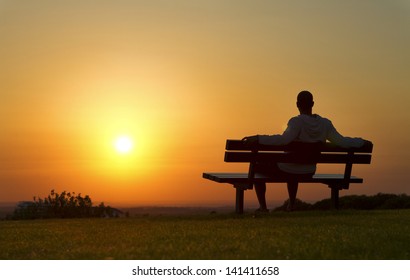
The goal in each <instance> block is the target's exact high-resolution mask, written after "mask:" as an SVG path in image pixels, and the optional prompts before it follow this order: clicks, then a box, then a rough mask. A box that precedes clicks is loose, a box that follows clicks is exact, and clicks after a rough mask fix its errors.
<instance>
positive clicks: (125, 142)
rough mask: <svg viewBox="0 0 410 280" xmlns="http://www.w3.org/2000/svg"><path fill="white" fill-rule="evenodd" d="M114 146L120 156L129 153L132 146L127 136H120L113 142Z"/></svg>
mask: <svg viewBox="0 0 410 280" xmlns="http://www.w3.org/2000/svg"><path fill="white" fill-rule="evenodd" d="M114 146H115V149H116V150H117V152H119V153H120V154H128V153H129V152H131V150H132V148H133V146H134V144H133V142H132V140H131V139H130V138H129V137H128V136H120V137H118V138H117V139H116V140H115V145H114Z"/></svg>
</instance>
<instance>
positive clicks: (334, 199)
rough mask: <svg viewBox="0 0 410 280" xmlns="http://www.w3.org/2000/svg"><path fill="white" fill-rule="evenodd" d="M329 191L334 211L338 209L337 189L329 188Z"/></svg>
mask: <svg viewBox="0 0 410 280" xmlns="http://www.w3.org/2000/svg"><path fill="white" fill-rule="evenodd" d="M330 189H331V199H332V202H333V207H334V209H336V210H337V209H339V188H338V187H336V186H330Z"/></svg>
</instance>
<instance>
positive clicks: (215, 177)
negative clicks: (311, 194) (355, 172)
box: [202, 172, 363, 184]
mask: <svg viewBox="0 0 410 280" xmlns="http://www.w3.org/2000/svg"><path fill="white" fill-rule="evenodd" d="M202 176H203V178H205V179H209V180H212V181H215V182H218V183H229V184H235V183H237V184H239V183H248V182H249V181H248V173H220V172H215V173H213V172H212V173H208V172H207V173H203V175H202ZM258 181H261V182H268V183H285V182H286V179H283V178H271V177H268V176H265V175H262V174H255V178H254V182H258ZM299 182H301V183H323V184H335V183H336V184H337V183H346V180H345V179H344V175H343V174H315V175H313V178H311V179H304V180H301V181H299ZM348 182H349V183H363V179H362V178H359V177H356V176H351V177H350V179H349V181H348Z"/></svg>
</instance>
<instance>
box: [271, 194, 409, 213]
mask: <svg viewBox="0 0 410 280" xmlns="http://www.w3.org/2000/svg"><path fill="white" fill-rule="evenodd" d="M287 204H288V201H285V203H284V204H283V205H282V206H280V207H277V208H276V209H275V211H281V210H285V209H286V207H287ZM332 205H333V202H332V201H331V199H324V200H321V201H318V202H316V203H314V204H310V203H306V202H303V201H301V200H297V202H296V210H299V211H303V210H329V209H332ZM339 209H357V210H376V209H380V210H381V209H410V196H408V195H406V194H399V195H397V194H385V193H378V194H376V195H373V196H367V195H348V196H343V197H340V198H339Z"/></svg>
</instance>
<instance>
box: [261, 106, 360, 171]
mask: <svg viewBox="0 0 410 280" xmlns="http://www.w3.org/2000/svg"><path fill="white" fill-rule="evenodd" d="M293 141H300V142H307V143H314V142H323V143H324V142H326V141H329V142H331V143H334V144H335V145H338V146H340V147H343V148H351V147H352V148H353V147H354V148H358V147H361V146H363V144H364V140H363V139H362V138H351V137H344V136H342V135H341V134H340V133H339V132H337V130H336V128H335V127H334V126H333V124H332V122H331V121H330V120H328V119H326V118H322V117H321V116H319V115H304V114H301V115H299V116H296V117H293V118H291V119H290V120H289V122H288V127H287V129H286V130H285V131H284V132H283V134H282V135H259V143H260V144H264V145H286V144H289V143H290V142H293ZM278 166H279V168H280V169H281V170H283V171H285V172H288V173H293V174H308V173H314V172H315V171H316V165H312V164H293V163H278Z"/></svg>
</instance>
